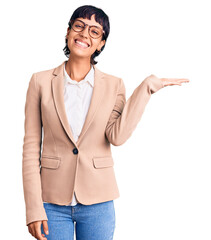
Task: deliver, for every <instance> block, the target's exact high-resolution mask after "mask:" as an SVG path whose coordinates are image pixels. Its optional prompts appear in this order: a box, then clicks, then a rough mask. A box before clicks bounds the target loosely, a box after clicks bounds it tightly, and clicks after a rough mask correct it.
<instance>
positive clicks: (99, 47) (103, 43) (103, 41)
mask: <svg viewBox="0 0 211 240" xmlns="http://www.w3.org/2000/svg"><path fill="white" fill-rule="evenodd" d="M104 45H105V40H102V41H101V42H100V43H99V45H98V47H97V50H98V51H100V50H101V48H102V47H103V46H104Z"/></svg>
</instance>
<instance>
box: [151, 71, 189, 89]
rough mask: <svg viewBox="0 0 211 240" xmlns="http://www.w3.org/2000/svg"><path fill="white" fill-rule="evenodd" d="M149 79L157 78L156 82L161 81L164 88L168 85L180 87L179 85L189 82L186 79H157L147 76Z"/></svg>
mask: <svg viewBox="0 0 211 240" xmlns="http://www.w3.org/2000/svg"><path fill="white" fill-rule="evenodd" d="M149 77H150V78H151V77H153V78H157V79H158V80H161V81H162V83H163V85H164V87H165V86H170V85H179V86H181V85H182V84H181V83H185V82H189V81H190V80H189V79H187V78H160V79H159V78H158V77H156V76H155V75H153V74H152V75H150V76H149Z"/></svg>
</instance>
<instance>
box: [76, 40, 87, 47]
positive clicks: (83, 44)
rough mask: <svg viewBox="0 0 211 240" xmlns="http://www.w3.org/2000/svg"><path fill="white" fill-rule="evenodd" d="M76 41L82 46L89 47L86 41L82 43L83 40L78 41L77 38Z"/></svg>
mask: <svg viewBox="0 0 211 240" xmlns="http://www.w3.org/2000/svg"><path fill="white" fill-rule="evenodd" d="M76 42H77V43H78V44H80V45H81V46H84V47H88V45H87V44H86V43H82V42H80V41H78V40H76Z"/></svg>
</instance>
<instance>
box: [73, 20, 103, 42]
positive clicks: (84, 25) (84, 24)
mask: <svg viewBox="0 0 211 240" xmlns="http://www.w3.org/2000/svg"><path fill="white" fill-rule="evenodd" d="M75 21H79V22H81V23H82V24H83V29H82V30H81V31H76V30H75V29H74V28H73V27H72V25H73V24H74V22H75ZM69 26H70V27H71V29H73V31H75V32H82V31H83V30H84V29H85V28H86V26H89V29H88V32H89V36H90V37H91V38H94V39H97V38H100V37H101V36H102V35H104V34H105V31H104V30H103V29H102V28H100V27H98V26H96V25H89V24H87V23H85V22H83V21H82V20H79V19H75V20H71V21H70V23H69ZM91 27H96V28H98V29H100V30H102V35H100V36H99V37H92V36H91V34H90V28H91Z"/></svg>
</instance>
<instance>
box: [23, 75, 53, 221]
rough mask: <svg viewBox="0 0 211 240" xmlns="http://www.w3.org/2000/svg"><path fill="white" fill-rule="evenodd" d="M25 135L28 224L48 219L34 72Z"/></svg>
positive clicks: (28, 91) (25, 186) (24, 188)
mask: <svg viewBox="0 0 211 240" xmlns="http://www.w3.org/2000/svg"><path fill="white" fill-rule="evenodd" d="M24 128H25V135H24V139H23V153H22V157H23V158H22V179H23V190H24V199H25V206H26V225H28V224H29V223H31V222H34V221H38V220H48V218H47V215H46V212H45V209H44V207H43V201H42V192H41V178H40V151H41V143H42V120H41V111H40V94H39V90H38V86H37V83H36V73H33V75H32V77H31V79H30V82H29V85H28V90H27V94H26V103H25V123H24Z"/></svg>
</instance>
